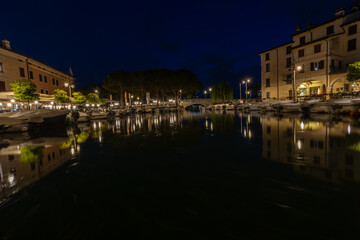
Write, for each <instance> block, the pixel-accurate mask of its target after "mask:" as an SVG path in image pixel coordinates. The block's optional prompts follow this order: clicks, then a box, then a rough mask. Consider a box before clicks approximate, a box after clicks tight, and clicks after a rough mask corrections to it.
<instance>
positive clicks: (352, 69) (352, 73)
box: [346, 62, 360, 82]
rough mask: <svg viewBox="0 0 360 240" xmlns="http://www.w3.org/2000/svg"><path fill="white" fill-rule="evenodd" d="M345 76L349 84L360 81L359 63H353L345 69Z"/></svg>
mask: <svg viewBox="0 0 360 240" xmlns="http://www.w3.org/2000/svg"><path fill="white" fill-rule="evenodd" d="M347 73H348V74H347V76H346V79H347V80H348V81H349V82H354V81H357V80H359V79H360V62H354V63H352V64H349V66H348V67H347Z"/></svg>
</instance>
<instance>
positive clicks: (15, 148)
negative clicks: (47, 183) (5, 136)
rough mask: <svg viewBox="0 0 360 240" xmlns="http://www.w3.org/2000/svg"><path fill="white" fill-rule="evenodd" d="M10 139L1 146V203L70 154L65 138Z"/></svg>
mask: <svg viewBox="0 0 360 240" xmlns="http://www.w3.org/2000/svg"><path fill="white" fill-rule="evenodd" d="M13 141H14V142H8V144H7V146H6V147H2V148H0V182H1V185H0V202H1V201H3V200H4V199H6V198H7V197H9V196H10V195H12V194H14V193H16V192H18V191H19V190H21V189H22V188H24V187H26V186H28V185H30V184H32V183H34V182H36V181H38V180H39V179H41V178H42V177H44V176H46V175H47V174H49V173H51V172H52V171H53V170H55V169H56V168H58V167H59V166H61V165H62V164H64V163H65V162H67V161H69V160H70V159H71V157H72V155H73V154H72V152H71V149H72V148H71V147H72V145H73V144H72V142H71V141H69V139H68V138H31V139H29V140H28V141H25V142H21V143H17V142H16V140H13ZM13 143H15V144H13Z"/></svg>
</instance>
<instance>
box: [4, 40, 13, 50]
mask: <svg viewBox="0 0 360 240" xmlns="http://www.w3.org/2000/svg"><path fill="white" fill-rule="evenodd" d="M2 46H3V48H6V49H9V50H11V46H10V41H9V40H6V39H3V40H2Z"/></svg>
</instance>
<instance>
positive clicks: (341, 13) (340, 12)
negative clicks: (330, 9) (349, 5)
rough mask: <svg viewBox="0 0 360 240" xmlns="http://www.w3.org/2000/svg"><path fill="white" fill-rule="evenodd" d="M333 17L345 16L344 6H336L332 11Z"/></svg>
mask: <svg viewBox="0 0 360 240" xmlns="http://www.w3.org/2000/svg"><path fill="white" fill-rule="evenodd" d="M334 15H335V18H339V17H343V16H345V7H342V8H338V9H336V10H335V11H334Z"/></svg>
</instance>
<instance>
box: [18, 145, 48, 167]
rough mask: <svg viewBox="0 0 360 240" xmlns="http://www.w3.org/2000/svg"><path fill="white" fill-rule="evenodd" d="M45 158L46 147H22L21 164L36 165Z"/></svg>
mask: <svg viewBox="0 0 360 240" xmlns="http://www.w3.org/2000/svg"><path fill="white" fill-rule="evenodd" d="M43 156H44V146H22V147H21V154H20V162H23V163H35V162H38V161H40V160H41V159H42V158H43Z"/></svg>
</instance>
